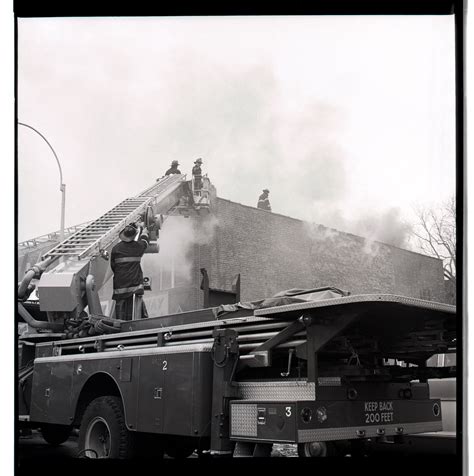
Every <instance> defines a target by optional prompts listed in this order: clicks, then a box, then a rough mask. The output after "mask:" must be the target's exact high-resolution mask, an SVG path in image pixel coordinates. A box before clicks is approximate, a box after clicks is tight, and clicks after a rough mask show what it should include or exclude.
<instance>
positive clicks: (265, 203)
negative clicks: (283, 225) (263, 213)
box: [257, 188, 272, 212]
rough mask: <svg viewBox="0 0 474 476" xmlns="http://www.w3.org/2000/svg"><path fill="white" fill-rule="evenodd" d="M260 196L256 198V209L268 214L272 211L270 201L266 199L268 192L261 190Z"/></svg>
mask: <svg viewBox="0 0 474 476" xmlns="http://www.w3.org/2000/svg"><path fill="white" fill-rule="evenodd" d="M262 192H263V193H262V194H261V195H260V197H258V203H257V208H261V209H262V210H268V211H269V212H271V211H272V207H271V206H270V200H269V199H268V194H269V193H270V190H268V188H265V189H263V190H262Z"/></svg>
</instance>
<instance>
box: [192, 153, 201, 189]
mask: <svg viewBox="0 0 474 476" xmlns="http://www.w3.org/2000/svg"><path fill="white" fill-rule="evenodd" d="M201 165H202V159H201V158H199V159H197V160H196V161H195V162H194V167H193V170H192V173H193V181H194V190H195V191H196V192H197V191H200V190H201V188H202V170H201Z"/></svg>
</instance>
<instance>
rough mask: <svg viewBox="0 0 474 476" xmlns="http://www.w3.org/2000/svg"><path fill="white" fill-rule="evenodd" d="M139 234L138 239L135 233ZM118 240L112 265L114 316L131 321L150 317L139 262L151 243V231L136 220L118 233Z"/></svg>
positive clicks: (114, 248) (111, 257)
mask: <svg viewBox="0 0 474 476" xmlns="http://www.w3.org/2000/svg"><path fill="white" fill-rule="evenodd" d="M137 234H139V236H138V239H137V240H135V237H136V236H137ZM119 238H120V240H121V241H120V242H119V243H117V244H116V245H115V246H114V247H113V248H112V251H111V254H110V267H111V268H112V271H113V272H114V291H113V295H112V299H113V300H115V317H116V318H117V319H123V320H126V321H130V320H132V318H133V319H139V318H140V317H148V314H147V311H146V307H145V303H144V302H143V292H144V289H143V271H142V268H141V265H140V262H141V259H142V256H143V253H144V252H145V250H146V248H147V247H148V232H147V230H146V228H143V229H142V231H141V233H139V227H138V225H137V224H135V223H130V224H129V225H127V226H126V227H125V228H124V229H123V230H122V231H121V232H120V234H119Z"/></svg>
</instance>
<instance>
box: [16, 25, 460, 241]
mask: <svg viewBox="0 0 474 476" xmlns="http://www.w3.org/2000/svg"><path fill="white" fill-rule="evenodd" d="M454 86H455V80H454V17H453V16H320V17H317V16H316V17H313V16H303V17H220V18H219V17H214V18H211V17H207V18H206V17H203V18H199V17H194V18H186V17H182V18H97V19H93V18H68V19H62V18H41V19H21V18H20V19H19V20H18V118H19V120H20V121H22V122H25V123H27V124H30V125H31V126H33V127H35V128H37V129H38V130H39V131H40V132H42V133H43V134H44V135H45V136H46V137H47V139H48V140H49V141H50V142H51V144H52V145H53V147H54V149H55V150H56V152H57V154H58V156H59V158H60V161H61V164H62V167H63V175H64V181H65V183H66V186H67V195H66V226H69V225H74V224H79V223H82V222H85V221H89V220H92V219H95V218H97V217H98V216H100V215H101V214H103V213H105V212H106V211H107V210H109V209H110V208H112V207H113V206H115V205H116V204H117V203H118V202H120V201H121V200H123V199H124V198H127V197H130V196H133V195H135V194H137V193H139V192H140V191H141V190H142V189H144V188H146V187H148V186H149V185H151V184H152V183H153V182H154V181H155V179H156V177H158V176H161V175H163V173H164V171H165V170H166V169H167V168H168V167H169V163H170V162H171V160H173V159H177V160H178V161H179V162H180V169H181V171H182V172H183V173H187V174H190V172H191V168H192V165H193V161H194V160H195V159H196V158H197V157H202V158H203V161H204V164H203V171H204V172H205V173H208V175H209V177H210V179H211V181H212V182H213V184H214V185H215V186H216V188H217V193H218V196H220V197H222V198H227V199H230V200H233V201H236V202H240V203H243V204H246V205H251V206H256V203H257V199H258V196H259V194H260V193H261V191H262V189H263V188H269V189H270V201H271V205H272V208H273V211H274V212H276V213H281V214H284V215H289V216H292V217H295V218H301V219H305V220H310V221H313V222H316V223H321V224H323V225H327V226H330V227H334V228H337V229H340V230H344V231H352V232H355V233H359V234H362V235H364V234H365V235H368V234H372V235H373V236H372V237H374V238H375V239H380V240H382V241H389V242H390V241H391V242H392V243H394V244H397V245H400V246H409V244H407V242H406V238H407V230H408V228H407V226H406V222H407V221H410V220H412V219H413V216H412V208H413V206H414V205H424V204H428V205H429V204H431V203H435V202H439V201H442V200H444V199H446V198H448V197H449V196H450V195H452V194H454V191H455V103H454V102H455V90H454ZM18 179H19V197H18V198H19V208H18V238H19V240H24V239H27V238H32V237H35V236H38V235H41V234H45V233H48V232H51V231H55V230H58V229H59V224H60V203H61V194H60V191H59V174H58V170H57V165H56V162H55V160H54V156H53V155H52V153H51V151H50V150H49V149H48V147H47V145H46V144H45V143H44V142H43V141H42V140H41V138H40V137H38V136H37V135H36V134H35V133H34V132H32V131H31V130H29V129H25V128H21V127H19V129H18Z"/></svg>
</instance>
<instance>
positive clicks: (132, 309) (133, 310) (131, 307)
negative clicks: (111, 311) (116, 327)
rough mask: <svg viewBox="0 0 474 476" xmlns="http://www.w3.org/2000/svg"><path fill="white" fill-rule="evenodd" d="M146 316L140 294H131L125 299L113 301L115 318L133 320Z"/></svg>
mask: <svg viewBox="0 0 474 476" xmlns="http://www.w3.org/2000/svg"><path fill="white" fill-rule="evenodd" d="M147 317H148V312H147V310H146V306H145V302H144V301H143V296H142V295H137V294H132V295H131V296H130V297H128V298H125V299H117V300H116V301H115V318H116V319H121V320H122V321H132V320H133V321H135V320H137V319H145V318H147Z"/></svg>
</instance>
